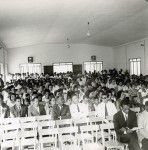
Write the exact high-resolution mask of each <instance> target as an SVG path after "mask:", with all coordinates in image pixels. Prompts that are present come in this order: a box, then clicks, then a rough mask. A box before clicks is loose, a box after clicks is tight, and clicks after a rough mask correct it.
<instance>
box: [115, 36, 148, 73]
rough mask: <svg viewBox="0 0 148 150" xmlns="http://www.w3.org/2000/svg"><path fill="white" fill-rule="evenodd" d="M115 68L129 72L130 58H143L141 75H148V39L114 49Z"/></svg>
mask: <svg viewBox="0 0 148 150" xmlns="http://www.w3.org/2000/svg"><path fill="white" fill-rule="evenodd" d="M114 57H115V67H116V68H117V69H121V68H122V69H124V70H126V69H127V70H129V59H130V58H141V73H142V74H148V39H144V40H139V41H136V42H132V43H128V44H125V45H123V46H119V47H116V48H114Z"/></svg>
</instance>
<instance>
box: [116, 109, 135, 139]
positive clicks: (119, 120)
mask: <svg viewBox="0 0 148 150" xmlns="http://www.w3.org/2000/svg"><path fill="white" fill-rule="evenodd" d="M113 121H114V127H115V131H116V134H117V139H118V140H119V141H120V136H122V135H123V134H124V132H123V131H121V130H120V129H121V128H122V127H124V128H125V127H128V128H129V129H132V128H133V127H137V117H136V113H135V112H133V111H131V110H130V111H129V113H128V120H127V122H126V121H125V118H124V115H123V113H122V111H118V112H117V113H116V114H115V115H114V117H113Z"/></svg>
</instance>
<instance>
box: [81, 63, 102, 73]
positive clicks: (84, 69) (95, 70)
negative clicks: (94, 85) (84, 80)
mask: <svg viewBox="0 0 148 150" xmlns="http://www.w3.org/2000/svg"><path fill="white" fill-rule="evenodd" d="M86 62H90V63H91V62H95V63H96V64H97V62H99V63H101V64H102V70H103V61H84V62H83V67H84V71H86V70H85V63H86ZM99 63H98V64H99ZM102 70H101V71H102ZM95 71H96V70H95ZM97 72H98V71H97ZM99 72H100V71H99ZM91 73H92V72H91Z"/></svg>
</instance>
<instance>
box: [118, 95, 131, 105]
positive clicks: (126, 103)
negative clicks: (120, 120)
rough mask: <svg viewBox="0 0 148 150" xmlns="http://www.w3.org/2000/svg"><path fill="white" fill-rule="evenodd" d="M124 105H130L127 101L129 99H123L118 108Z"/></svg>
mask: <svg viewBox="0 0 148 150" xmlns="http://www.w3.org/2000/svg"><path fill="white" fill-rule="evenodd" d="M124 105H128V106H129V105H130V101H129V97H125V98H124V99H123V100H122V101H121V103H120V106H121V107H123V106H124Z"/></svg>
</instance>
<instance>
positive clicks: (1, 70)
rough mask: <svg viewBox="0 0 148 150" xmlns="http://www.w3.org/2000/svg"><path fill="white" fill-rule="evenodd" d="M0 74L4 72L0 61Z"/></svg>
mask: <svg viewBox="0 0 148 150" xmlns="http://www.w3.org/2000/svg"><path fill="white" fill-rule="evenodd" d="M0 74H4V70H3V64H2V63H0Z"/></svg>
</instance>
